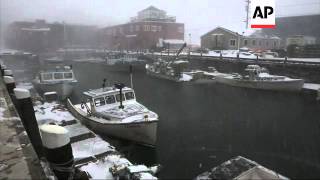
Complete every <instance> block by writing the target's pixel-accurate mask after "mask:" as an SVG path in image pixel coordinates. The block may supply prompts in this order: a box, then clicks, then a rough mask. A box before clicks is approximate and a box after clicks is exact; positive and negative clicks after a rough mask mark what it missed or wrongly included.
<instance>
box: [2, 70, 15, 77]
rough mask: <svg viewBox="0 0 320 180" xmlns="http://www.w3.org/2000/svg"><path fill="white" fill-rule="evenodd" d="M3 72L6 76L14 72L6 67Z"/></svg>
mask: <svg viewBox="0 0 320 180" xmlns="http://www.w3.org/2000/svg"><path fill="white" fill-rule="evenodd" d="M3 74H4V76H13V73H12V71H11V70H10V69H5V70H4V72H3Z"/></svg>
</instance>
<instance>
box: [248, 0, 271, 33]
mask: <svg viewBox="0 0 320 180" xmlns="http://www.w3.org/2000/svg"><path fill="white" fill-rule="evenodd" d="M274 7H275V2H274V0H251V8H250V14H251V15H250V27H251V28H275V27H276V23H275V11H274Z"/></svg>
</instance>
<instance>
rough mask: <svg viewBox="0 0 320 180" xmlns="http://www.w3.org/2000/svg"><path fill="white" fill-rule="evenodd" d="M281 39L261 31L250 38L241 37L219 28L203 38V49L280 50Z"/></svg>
mask: <svg viewBox="0 0 320 180" xmlns="http://www.w3.org/2000/svg"><path fill="white" fill-rule="evenodd" d="M280 42H281V39H280V38H279V37H277V36H273V35H265V34H263V33H261V32H260V31H258V32H255V33H253V34H251V35H249V36H245V35H241V34H239V33H237V32H234V31H231V30H229V29H226V28H223V27H217V28H215V29H213V30H211V31H209V32H208V33H206V34H204V35H202V36H201V47H202V48H207V49H211V50H236V49H238V48H242V47H247V48H249V49H252V50H271V49H279V48H280V47H281V46H280Z"/></svg>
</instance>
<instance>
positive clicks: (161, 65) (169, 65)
mask: <svg viewBox="0 0 320 180" xmlns="http://www.w3.org/2000/svg"><path fill="white" fill-rule="evenodd" d="M188 63H189V62H188V61H183V60H176V61H165V60H162V59H160V58H159V59H158V60H157V61H156V62H154V63H152V64H146V72H147V75H150V76H153V77H156V78H160V79H167V80H171V81H175V82H183V81H190V80H191V79H192V76H191V75H188V74H185V73H183V72H182V71H183V70H184V67H185V66H186V65H187V64H188Z"/></svg>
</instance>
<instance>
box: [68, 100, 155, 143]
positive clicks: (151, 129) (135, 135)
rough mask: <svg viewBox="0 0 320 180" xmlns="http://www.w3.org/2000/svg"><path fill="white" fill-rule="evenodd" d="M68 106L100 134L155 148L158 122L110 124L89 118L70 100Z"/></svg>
mask: <svg viewBox="0 0 320 180" xmlns="http://www.w3.org/2000/svg"><path fill="white" fill-rule="evenodd" d="M67 106H68V109H69V111H70V112H71V113H72V114H73V115H74V116H75V117H76V118H77V119H79V120H80V121H81V122H82V123H83V124H85V125H86V126H87V127H89V128H90V129H91V130H93V131H94V132H96V133H98V134H101V135H107V136H114V137H117V138H121V139H126V140H130V141H134V142H137V143H140V144H144V145H149V146H155V143H156V137H157V136H156V134H157V124H158V121H143V122H131V123H108V120H102V119H97V118H96V117H94V116H88V115H87V113H85V112H84V111H82V110H81V109H79V108H77V107H75V106H74V105H73V104H72V103H71V101H70V100H69V99H68V102H67Z"/></svg>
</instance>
